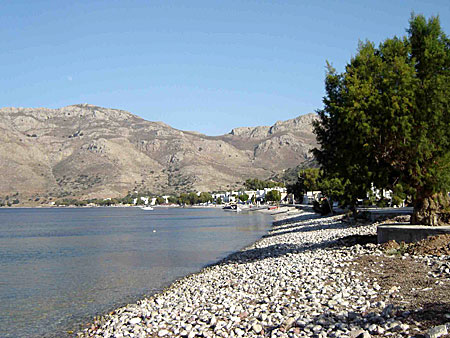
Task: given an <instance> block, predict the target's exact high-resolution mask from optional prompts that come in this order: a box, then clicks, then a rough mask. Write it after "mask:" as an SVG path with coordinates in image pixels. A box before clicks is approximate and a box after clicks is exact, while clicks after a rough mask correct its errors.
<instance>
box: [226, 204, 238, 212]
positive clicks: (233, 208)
mask: <svg viewBox="0 0 450 338" xmlns="http://www.w3.org/2000/svg"><path fill="white" fill-rule="evenodd" d="M222 209H223V210H228V211H236V212H239V211H242V209H241V208H239V206H238V205H237V204H230V205H227V206H225V207H223V208H222Z"/></svg>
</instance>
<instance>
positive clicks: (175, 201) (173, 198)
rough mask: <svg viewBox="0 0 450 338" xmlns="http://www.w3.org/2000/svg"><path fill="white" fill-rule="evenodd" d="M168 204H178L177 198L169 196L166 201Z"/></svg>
mask: <svg viewBox="0 0 450 338" xmlns="http://www.w3.org/2000/svg"><path fill="white" fill-rule="evenodd" d="M167 200H168V202H169V203H171V204H176V203H178V198H176V197H175V196H170V197H169V198H168V199H167Z"/></svg>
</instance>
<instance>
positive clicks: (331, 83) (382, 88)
mask: <svg viewBox="0 0 450 338" xmlns="http://www.w3.org/2000/svg"><path fill="white" fill-rule="evenodd" d="M325 89H326V96H325V98H324V109H322V110H320V111H318V114H319V117H320V119H319V121H317V122H316V123H315V128H314V129H315V133H316V136H317V140H318V142H319V144H320V149H315V150H314V154H315V156H316V158H317V160H318V161H319V163H320V164H321V166H322V168H323V170H324V172H325V174H326V176H334V177H338V178H340V179H341V181H342V182H344V183H345V184H344V193H343V199H344V200H345V201H346V203H347V204H349V205H355V204H356V201H357V199H358V198H364V197H365V195H366V193H367V192H368V191H369V190H370V188H371V184H372V183H373V184H374V186H375V187H377V188H380V189H385V188H386V189H390V188H393V187H394V186H395V185H396V184H401V185H402V186H403V187H405V188H406V189H410V188H413V189H414V190H415V191H416V196H415V197H416V200H421V199H423V198H425V197H427V196H431V195H432V194H434V193H436V192H444V191H447V190H449V189H450V170H449V169H450V128H449V127H448V126H449V125H450V113H449V110H448V107H449V106H450V101H449V100H450V43H449V39H448V37H447V36H446V35H445V34H444V33H443V32H442V30H441V27H440V24H439V19H438V18H434V17H433V18H431V19H430V20H428V21H427V20H426V19H425V18H424V17H423V16H412V17H411V20H410V27H409V30H408V37H403V38H397V37H394V38H392V39H387V40H385V41H384V42H383V43H381V44H380V45H379V46H378V47H375V46H374V44H373V43H371V42H365V43H360V46H359V48H358V51H357V53H356V55H355V56H354V57H353V58H352V59H351V61H350V63H349V64H348V65H347V66H346V70H345V72H344V73H341V74H339V73H337V72H336V70H335V69H333V68H332V67H331V66H330V65H329V64H328V73H327V77H326V81H325Z"/></svg>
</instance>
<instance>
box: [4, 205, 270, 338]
mask: <svg viewBox="0 0 450 338" xmlns="http://www.w3.org/2000/svg"><path fill="white" fill-rule="evenodd" d="M271 220H272V219H271V217H270V216H267V215H263V214H261V213H255V212H254V213H250V214H244V213H233V212H226V211H223V210H221V209H214V208H155V210H153V211H143V210H141V209H140V208H48V209H45V208H34V209H25V208H24V209H19V208H11V209H0V337H7V338H9V337H42V336H48V337H51V336H63V335H64V334H65V332H67V331H68V330H77V329H78V328H79V324H80V323H86V322H88V321H89V320H91V319H92V318H93V316H94V315H98V314H103V313H105V312H107V311H111V310H112V309H114V308H116V307H118V306H121V305H124V304H127V303H129V302H134V301H136V300H138V299H140V298H142V297H143V296H145V295H151V294H154V293H155V292H158V291H160V290H161V289H163V288H164V287H166V286H168V285H169V284H170V283H171V282H172V281H174V280H175V279H178V278H181V277H182V276H186V275H188V274H190V273H193V272H196V271H199V270H200V269H201V268H202V267H204V266H205V265H208V264H212V263H214V262H216V261H218V260H220V259H222V258H224V257H226V256H227V255H228V254H230V253H231V252H234V251H236V250H239V249H240V248H242V247H244V246H246V245H248V244H250V243H252V242H254V241H255V240H256V239H258V238H259V237H261V236H262V235H263V234H264V233H265V232H266V231H267V229H268V228H269V226H270V224H271ZM66 335H67V334H66Z"/></svg>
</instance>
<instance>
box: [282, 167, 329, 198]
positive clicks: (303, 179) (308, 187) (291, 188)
mask: <svg viewBox="0 0 450 338" xmlns="http://www.w3.org/2000/svg"><path fill="white" fill-rule="evenodd" d="M320 173H321V172H320V169H317V168H310V169H304V170H300V171H299V172H298V173H297V181H296V182H294V183H293V184H290V185H288V186H287V191H288V193H290V194H294V195H296V196H301V195H303V194H305V193H306V192H307V191H317V190H319V176H320Z"/></svg>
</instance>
